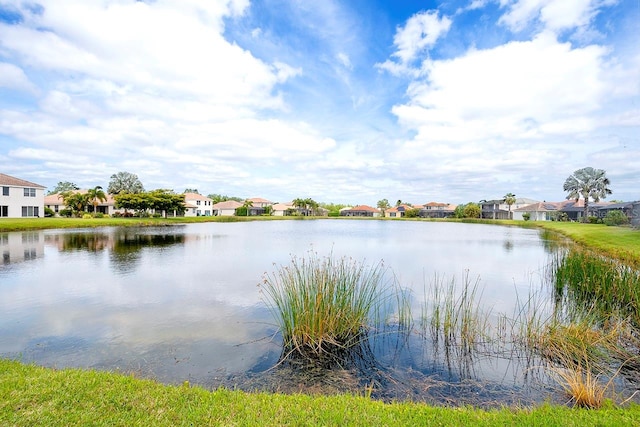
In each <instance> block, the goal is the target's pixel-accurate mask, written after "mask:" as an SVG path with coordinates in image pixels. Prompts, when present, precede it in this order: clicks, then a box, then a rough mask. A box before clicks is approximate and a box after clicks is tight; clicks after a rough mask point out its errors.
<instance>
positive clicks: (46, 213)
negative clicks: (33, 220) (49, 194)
mask: <svg viewBox="0 0 640 427" xmlns="http://www.w3.org/2000/svg"><path fill="white" fill-rule="evenodd" d="M55 215H56V213H55V212H54V211H53V209H51V208H48V207H46V206H45V207H44V216H45V217H50V216H55Z"/></svg>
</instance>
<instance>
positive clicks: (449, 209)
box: [418, 202, 457, 218]
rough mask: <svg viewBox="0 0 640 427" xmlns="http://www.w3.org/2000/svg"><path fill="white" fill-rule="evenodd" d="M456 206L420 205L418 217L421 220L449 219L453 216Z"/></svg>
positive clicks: (439, 204) (436, 203) (444, 204)
mask: <svg viewBox="0 0 640 427" xmlns="http://www.w3.org/2000/svg"><path fill="white" fill-rule="evenodd" d="M456 206H457V205H452V204H449V203H438V202H429V203H425V204H424V205H422V207H421V208H420V212H419V213H418V216H420V217H421V218H449V217H451V216H453V214H454V212H455V210H456Z"/></svg>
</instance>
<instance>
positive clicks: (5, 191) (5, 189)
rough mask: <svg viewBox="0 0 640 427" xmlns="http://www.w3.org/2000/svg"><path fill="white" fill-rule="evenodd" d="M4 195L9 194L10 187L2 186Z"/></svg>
mask: <svg viewBox="0 0 640 427" xmlns="http://www.w3.org/2000/svg"><path fill="white" fill-rule="evenodd" d="M2 195H3V196H8V195H9V187H2Z"/></svg>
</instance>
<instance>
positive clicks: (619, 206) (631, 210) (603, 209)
mask: <svg viewBox="0 0 640 427" xmlns="http://www.w3.org/2000/svg"><path fill="white" fill-rule="evenodd" d="M611 211H622V213H624V214H625V215H626V216H627V218H629V221H630V222H631V223H632V224H635V225H637V223H639V222H640V201H635V202H622V203H609V204H606V205H603V206H598V207H597V208H596V209H595V213H596V215H597V216H598V217H599V218H604V217H606V216H607V214H608V213H609V212H611Z"/></svg>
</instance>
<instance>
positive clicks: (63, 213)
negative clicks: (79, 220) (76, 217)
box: [58, 209, 73, 218]
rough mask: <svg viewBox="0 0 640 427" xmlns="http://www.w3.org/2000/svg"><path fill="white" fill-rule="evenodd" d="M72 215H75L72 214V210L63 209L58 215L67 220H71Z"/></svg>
mask: <svg viewBox="0 0 640 427" xmlns="http://www.w3.org/2000/svg"><path fill="white" fill-rule="evenodd" d="M72 214H73V212H71V209H62V210H60V212H58V215H60V216H64V217H67V218H71V215H72Z"/></svg>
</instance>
